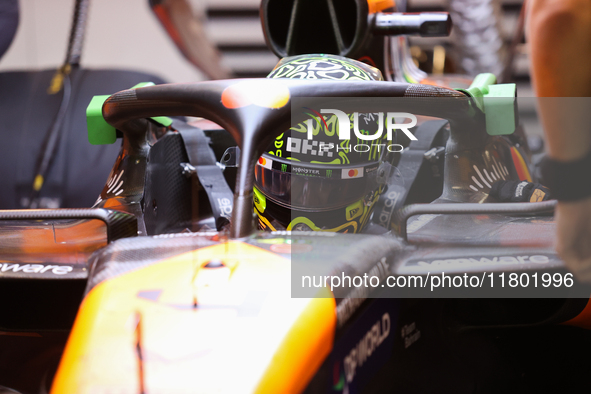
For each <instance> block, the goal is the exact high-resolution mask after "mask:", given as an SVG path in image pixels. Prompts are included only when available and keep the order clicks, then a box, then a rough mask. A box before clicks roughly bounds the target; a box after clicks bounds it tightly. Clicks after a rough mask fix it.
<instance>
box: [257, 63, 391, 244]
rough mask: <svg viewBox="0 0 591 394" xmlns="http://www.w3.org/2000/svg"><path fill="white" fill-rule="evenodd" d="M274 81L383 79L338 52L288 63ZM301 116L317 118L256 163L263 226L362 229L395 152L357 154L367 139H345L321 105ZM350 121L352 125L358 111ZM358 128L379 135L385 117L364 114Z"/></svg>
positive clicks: (289, 134) (277, 142)
mask: <svg viewBox="0 0 591 394" xmlns="http://www.w3.org/2000/svg"><path fill="white" fill-rule="evenodd" d="M268 77H269V78H297V79H329V80H347V81H351V80H357V81H372V80H382V74H381V73H380V71H379V70H377V69H376V68H373V67H370V66H368V65H367V64H365V63H361V62H358V61H355V60H351V59H347V58H343V57H339V56H333V55H302V56H294V57H288V58H284V59H282V60H281V61H280V62H279V64H278V65H277V66H276V67H275V69H274V70H273V71H272V72H271V74H269V76H268ZM302 111H304V113H306V114H308V115H309V116H310V120H307V121H305V122H302V123H300V124H298V125H296V126H295V127H292V128H291V129H290V130H287V131H285V132H284V133H283V134H281V135H280V136H278V137H277V138H276V139H275V141H274V142H273V144H272V145H271V146H269V147H268V148H267V149H266V153H264V154H263V155H262V156H261V157H260V158H259V161H258V163H257V165H256V166H255V188H254V205H255V212H256V214H257V216H258V225H259V228H261V229H266V230H285V229H287V230H294V231H295V230H307V231H310V230H313V231H318V230H323V231H337V232H349V233H356V232H360V231H361V230H362V229H363V227H364V226H365V225H366V224H367V223H368V220H369V218H370V216H371V212H372V210H373V207H374V204H375V202H376V201H377V199H378V197H379V195H380V193H381V192H382V190H383V184H384V174H385V173H387V172H389V171H387V170H388V169H389V168H388V167H389V165H390V163H389V162H391V161H392V156H393V155H392V154H389V153H388V152H387V151H381V152H378V149H376V147H372V148H371V149H370V150H369V151H367V150H366V148H365V147H361V148H360V149H353V147H354V146H355V145H356V143H358V142H360V141H357V140H356V137H355V136H354V134H351V135H352V136H353V137H352V138H351V140H340V139H339V135H338V121H337V117H336V116H335V115H324V116H321V115H320V113H319V112H318V111H320V109H314V108H302ZM349 119H350V120H351V125H353V114H349ZM308 122H311V127H312V128H313V138H312V140H309V139H307V135H308ZM358 125H359V126H358V127H359V130H360V131H361V130H365V131H366V132H367V134H375V132H376V130H377V127H378V118H377V116H374V115H373V114H359V117H358ZM361 142H363V141H361ZM380 142H381V141H377V140H376V141H372V142H371V143H373V144H379V143H380ZM371 143H370V144H371ZM380 174H381V176H380Z"/></svg>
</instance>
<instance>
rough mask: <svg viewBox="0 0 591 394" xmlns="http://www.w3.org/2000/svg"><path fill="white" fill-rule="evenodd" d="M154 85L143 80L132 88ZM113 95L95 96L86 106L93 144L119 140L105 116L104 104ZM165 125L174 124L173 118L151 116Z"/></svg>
mask: <svg viewBox="0 0 591 394" xmlns="http://www.w3.org/2000/svg"><path fill="white" fill-rule="evenodd" d="M146 86H154V83H153V82H141V83H138V84H137V85H135V86H134V87H132V89H137V88H143V87H146ZM109 97H111V96H110V95H103V96H94V97H93V98H92V100H90V104H88V107H86V128H87V130H88V142H90V143H91V144H92V145H109V144H114V143H115V141H117V131H116V130H115V128H114V127H113V126H111V125H110V124H108V123H107V122H106V121H105V118H103V104H104V103H105V101H106V100H107V99H108V98H109ZM151 119H152V120H154V121H155V122H158V123H160V124H161V125H162V126H164V127H168V126H170V125H171V124H172V119H170V118H169V117H166V116H156V117H153V118H151Z"/></svg>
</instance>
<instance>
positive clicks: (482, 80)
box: [457, 73, 517, 135]
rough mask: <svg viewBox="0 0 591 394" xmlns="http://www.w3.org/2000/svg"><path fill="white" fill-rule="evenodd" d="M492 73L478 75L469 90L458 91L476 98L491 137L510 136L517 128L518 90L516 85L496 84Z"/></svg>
mask: <svg viewBox="0 0 591 394" xmlns="http://www.w3.org/2000/svg"><path fill="white" fill-rule="evenodd" d="M496 82H497V78H496V77H495V76H494V75H493V74H490V73H485V74H478V75H477V76H476V78H474V81H472V84H471V85H470V87H469V88H468V89H457V90H458V91H460V92H463V93H465V94H466V95H468V96H470V97H472V98H474V101H475V102H476V105H477V106H478V107H479V108H480V109H481V110H482V111H483V112H484V116H485V118H486V132H487V133H488V134H489V135H509V134H513V133H514V132H515V129H516V127H517V116H516V112H517V111H516V109H517V88H516V85H515V84H514V83H506V84H496Z"/></svg>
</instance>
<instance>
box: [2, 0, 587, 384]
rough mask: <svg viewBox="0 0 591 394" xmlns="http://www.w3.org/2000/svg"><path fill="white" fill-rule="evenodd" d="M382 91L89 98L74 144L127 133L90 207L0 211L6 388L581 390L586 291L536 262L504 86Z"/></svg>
mask: <svg viewBox="0 0 591 394" xmlns="http://www.w3.org/2000/svg"><path fill="white" fill-rule="evenodd" d="M355 4H363V2H356V3H355ZM365 7H366V9H367V4H366V6H365ZM396 18H397V19H396ZM392 19H396V20H397V21H403V20H404V19H403V18H402V16H400V15H395V16H393V17H392ZM411 19H412V18H411ZM412 20H414V19H412ZM400 23H401V22H400ZM446 23H447V22H446ZM288 41H289V40H288ZM287 55H292V54H291V53H288V54H287ZM286 73H290V75H294V76H295V78H298V76H299V75H304V76H307V77H312V76H313V77H318V76H321V77H324V78H316V79H306V78H302V79H289V78H285V74H286ZM336 75H346V76H347V77H346V78H345V77H343V78H342V79H343V80H338V81H336V80H331V79H337V78H335V76H336ZM379 75H380V72H379V70H377V69H375V68H373V67H367V66H364V65H362V64H359V63H358V62H356V61H352V60H347V59H344V58H341V57H335V56H329V55H320V54H319V55H308V56H305V57H301V56H295V57H288V58H287V59H284V60H283V61H282V62H280V64H279V65H278V66H277V68H276V69H275V70H274V71H273V72H272V73H271V75H270V77H271V78H267V79H235V80H220V81H208V82H199V83H191V84H172V85H156V86H150V84H142V85H140V86H136V87H134V88H132V89H129V90H125V91H122V92H119V93H116V94H114V95H112V96H102V97H101V96H98V97H95V98H94V99H93V101H92V102H91V104H90V105H89V107H88V110H87V119H88V125H89V140H90V141H91V143H94V144H108V143H114V142H116V141H117V139H119V138H121V139H122V147H121V151H120V154H119V157H118V158H117V161H116V163H115V165H114V167H113V170H112V171H111V174H110V175H109V176H108V180H107V182H106V185H105V187H104V189H103V191H102V193H101V195H100V197H99V199H98V200H97V202H96V204H95V206H94V207H93V208H88V209H75V210H73V209H55V210H13V211H0V220H2V226H1V227H0V231H1V232H2V234H3V237H2V241H1V247H0V258H1V261H0V263H1V268H0V275H1V278H0V279H1V281H2V285H1V286H0V290H1V291H4V293H3V296H4V297H3V299H4V300H6V301H5V302H4V303H3V304H2V314H0V316H1V319H2V320H1V321H0V328H1V330H2V332H1V334H2V335H0V341H2V346H1V347H0V348H1V349H2V350H1V351H0V363H1V364H2V366H3V368H2V369H1V370H2V372H0V385H4V386H7V387H13V388H15V389H17V390H19V391H20V392H27V393H28V392H45V391H44V390H47V389H48V387H49V386H50V385H51V392H52V393H103V392H104V393H114V392H117V393H158V392H162V393H210V392H216V393H226V392H227V393H230V392H231V393H235V392H269V393H301V392H305V393H321V392H322V393H357V392H367V393H374V392H375V393H382V392H393V391H401V392H421V393H422V392H454V393H458V392H466V393H483V392H484V393H486V392H499V391H501V390H502V391H504V392H540V391H541V392H544V391H557V390H558V389H559V388H560V390H565V389H568V388H577V389H579V390H580V389H581V388H582V387H585V385H586V386H588V385H589V383H588V381H587V379H586V374H585V372H586V370H587V369H588V367H589V365H588V364H589V363H588V362H587V361H585V360H586V358H583V357H581V355H583V353H582V352H584V351H585V350H586V346H587V345H588V344H589V340H590V336H589V334H588V332H587V331H586V330H584V329H583V328H589V327H591V320H589V308H588V307H587V303H588V300H589V294H591V292H590V290H589V288H588V287H586V286H583V285H581V284H580V283H578V282H576V280H574V279H573V278H572V274H570V273H568V272H567V271H566V270H565V268H564V266H563V263H562V262H561V261H560V259H559V258H558V257H557V256H556V254H555V252H554V250H553V248H552V237H553V231H554V222H553V217H552V211H553V207H554V202H553V201H551V200H547V196H546V194H547V190H546V189H544V188H543V187H541V186H539V185H537V184H536V183H535V182H534V181H535V179H532V177H531V174H530V171H529V167H528V163H529V159H528V154H529V153H528V150H527V140H526V139H525V138H524V136H523V134H522V131H520V129H519V127H518V119H517V116H516V108H515V106H516V100H515V95H514V88H512V87H511V86H506V85H496V84H495V83H494V77H492V76H490V75H482V76H479V77H477V78H476V79H475V80H474V81H473V83H472V84H471V85H470V86H469V87H467V88H465V89H460V90H455V89H451V88H448V87H441V86H433V85H428V84H413V83H406V82H390V81H380V80H379V79H380V78H379ZM330 77H333V78H330ZM329 109H330V110H329ZM392 111H396V112H395V113H394V114H392ZM328 114H331V115H333V116H332V117H330V116H328ZM341 114H342V115H343V116H341ZM359 114H377V115H376V116H375V119H376V122H375V123H376V127H377V131H376V130H374V129H372V128H371V127H370V126H367V129H368V130H369V131H371V133H373V134H371V133H369V132H368V130H366V131H365V132H362V131H360V130H359V126H360V124H361V120H360V116H359ZM380 114H381V115H380ZM391 114H392V115H391ZM175 116H193V117H199V118H203V119H204V120H200V121H198V122H196V123H187V122H185V121H182V120H179V119H174V118H172V117H175ZM169 117H171V118H169ZM403 117H407V118H409V117H410V118H411V119H414V120H415V121H416V122H415V123H414V124H412V125H409V124H408V123H405V122H399V121H398V119H399V118H403ZM411 123H413V122H411ZM405 124H406V126H405ZM337 125H338V126H337ZM380 125H381V127H380ZM395 130H397V131H395ZM298 133H300V134H298ZM322 133H324V134H322ZM370 134H371V135H370ZM376 135H377V136H378V137H376V139H375V141H378V142H380V143H383V147H382V151H379V150H377V148H376V150H374V149H373V146H372V144H371V143H369V142H368V141H373V140H369V139H368V138H370V137H373V136H376ZM309 137H311V138H309ZM341 137H343V138H341ZM323 138H325V139H323ZM298 141H299V142H298ZM355 141H356V142H357V143H356V144H355ZM314 142H317V144H314ZM364 145H368V146H369V147H370V150H369V151H368V152H365V148H364ZM322 146H324V148H323V147H322ZM349 146H352V147H351V148H348V147H349ZM304 147H307V148H304ZM356 147H361V148H358V149H357V148H356ZM390 147H394V148H392V149H390ZM358 150H359V151H358ZM312 152H314V153H312ZM321 153H322V154H321ZM356 153H357V154H358V155H357V154H356ZM366 153H367V155H365V154H366ZM331 154H332V156H331ZM310 155H312V156H314V157H313V158H312V159H310ZM368 158H369V159H368ZM324 159H326V160H324ZM337 159H338V160H339V161H337ZM323 160H324V161H323ZM507 190H509V192H507ZM506 196H509V197H508V198H506ZM525 196H527V198H525ZM517 197H519V198H521V199H516V198H517ZM522 197H523V198H522ZM505 201H509V202H505ZM512 201H527V202H519V203H518V202H512ZM253 206H254V207H253ZM253 208H254V211H253ZM255 219H256V221H255ZM101 222H102V223H101ZM257 223H258V224H257ZM256 227H258V228H259V229H258V230H257V228H256ZM265 230H266V231H265ZM268 230H274V231H268ZM302 230H303V231H302ZM310 230H315V231H310ZM374 278H375V281H374V280H373V279H374ZM336 279H339V280H338V283H337V280H336ZM347 279H348V280H347ZM458 279H459V281H458ZM411 282H412V283H413V285H410V283H411ZM417 283H418V285H417ZM81 299H82V303H81V304H80V300H81ZM74 319H75V321H74ZM73 321H74V325H73V327H72V329H71V332H70V326H71V324H72V322H73ZM66 339H67V344H65V343H66ZM64 344H65V350H63V355H62V349H63V348H64ZM57 359H60V361H59V367H58V368H57V373H56V374H55V378H54V379H52V377H53V372H54V371H53V370H51V366H52V365H53V364H54V362H55V360H57ZM40 387H41V388H40ZM7 392H10V391H8V390H7Z"/></svg>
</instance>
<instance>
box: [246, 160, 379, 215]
mask: <svg viewBox="0 0 591 394" xmlns="http://www.w3.org/2000/svg"><path fill="white" fill-rule="evenodd" d="M380 170H382V169H381V168H380V163H379V162H372V163H367V164H365V165H364V166H361V165H359V164H357V165H353V166H351V165H348V166H336V165H335V166H333V165H330V166H327V165H326V164H324V165H314V164H310V163H305V164H300V163H296V162H292V161H290V160H285V159H278V158H275V157H270V156H269V155H263V156H262V157H261V158H260V159H259V161H258V163H257V165H256V166H255V184H256V186H257V188H258V189H259V190H260V191H261V192H262V193H263V194H265V195H266V196H267V198H270V199H272V200H273V201H274V202H276V203H277V204H280V205H283V206H285V207H288V208H289V207H292V208H296V209H299V210H310V211H322V210H329V209H335V208H338V207H342V206H346V205H348V204H351V203H353V202H355V201H359V200H360V199H362V198H363V197H364V196H366V195H367V194H368V193H370V192H373V191H374V190H375V189H376V188H377V187H378V186H379V185H380V179H382V178H384V176H383V175H384V174H382V176H380V174H379V172H380Z"/></svg>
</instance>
